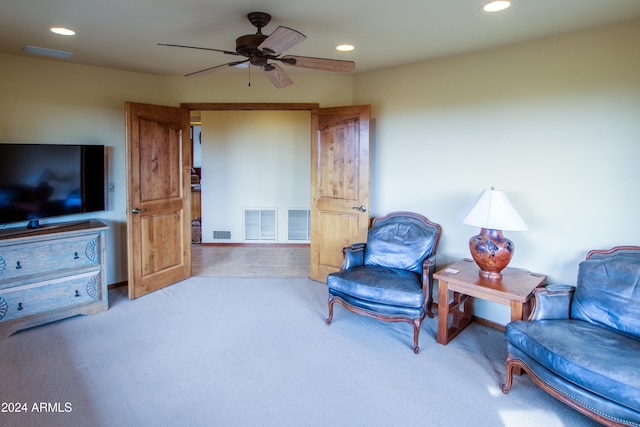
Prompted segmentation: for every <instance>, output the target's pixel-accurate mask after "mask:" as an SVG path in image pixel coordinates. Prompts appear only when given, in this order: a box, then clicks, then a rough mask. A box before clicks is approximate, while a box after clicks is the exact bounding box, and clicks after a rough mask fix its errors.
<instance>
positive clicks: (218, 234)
mask: <svg viewBox="0 0 640 427" xmlns="http://www.w3.org/2000/svg"><path fill="white" fill-rule="evenodd" d="M213 238H214V239H218V240H220V239H223V240H230V239H231V232H230V231H217V230H213Z"/></svg>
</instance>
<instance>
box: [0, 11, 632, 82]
mask: <svg viewBox="0 0 640 427" xmlns="http://www.w3.org/2000/svg"><path fill="white" fill-rule="evenodd" d="M483 3H485V0H392V1H390V0H322V1H319V0H263V1H258V0H133V1H132V0H2V5H1V6H0V52H1V53H6V54H11V55H24V54H23V53H22V52H21V51H22V49H23V47H24V46H25V45H32V46H37V47H44V48H49V49H57V50H63V51H70V52H73V53H74V55H73V56H72V57H71V58H70V59H66V60H61V61H67V62H72V63H77V64H85V65H95V66H99V67H107V68H114V69H120V70H128V71H136V72H143V73H150V74H186V73H189V72H193V71H197V70H200V69H203V68H207V67H211V66H214V65H219V64H223V63H226V62H230V61H232V60H235V59H237V57H234V56H229V55H225V54H223V53H217V52H209V51H201V50H192V49H180V48H173V47H163V46H157V43H173V44H183V45H193V46H201V47H210V48H216V49H225V50H235V39H236V38H237V37H239V36H241V35H244V34H254V33H255V31H256V29H255V27H253V26H252V25H251V24H250V23H249V21H248V20H247V18H246V15H247V13H248V12H253V11H260V12H267V13H269V14H271V15H272V21H271V23H270V24H269V25H268V26H267V27H266V28H265V29H264V30H263V32H264V33H265V34H269V33H271V32H272V31H273V30H275V28H276V27H277V26H279V25H283V26H287V27H290V28H293V29H296V30H298V31H300V32H302V33H303V34H305V35H306V36H307V40H306V41H304V42H303V43H301V44H299V45H297V46H295V47H293V48H292V49H290V50H289V51H287V52H286V53H287V54H293V55H303V56H316V57H324V58H333V59H348V60H353V61H355V62H356V70H355V71H354V73H358V72H363V71H370V70H374V69H380V68H386V67H390V66H394V65H400V64H406V63H411V62H416V61H421V60H424V59H431V58H437V57H443V56H449V55H455V54H460V53H467V52H471V51H477V50H481V49H486V48H491V47H495V46H500V45H506V44H512V43H517V42H521V41H525V40H531V39H536V38H540V37H545V36H549V35H553V34H559V33H565V32H570V31H574V30H579V29H585V28H590V27H595V26H600V25H605V24H610V23H614V22H622V21H629V20H633V19H637V18H640V0H512V6H511V7H510V8H509V9H507V10H506V11H503V12H499V13H494V14H487V13H484V12H482V11H481V10H480V6H481V5H482V4H483ZM52 26H65V27H69V28H72V29H74V30H75V31H76V33H77V35H76V36H74V37H64V36H59V35H55V34H53V33H51V32H50V31H49V28H50V27H52ZM345 42H349V43H352V44H354V45H355V46H356V49H355V51H353V52H351V53H339V52H337V51H335V46H336V45H337V44H339V43H345ZM56 60H58V59H56ZM283 67H284V68H285V69H286V71H287V73H289V74H291V75H295V74H296V72H297V70H296V69H294V68H293V67H289V66H286V65H284V66H283ZM225 72H239V71H238V70H235V69H231V70H230V71H225ZM307 72H309V71H307Z"/></svg>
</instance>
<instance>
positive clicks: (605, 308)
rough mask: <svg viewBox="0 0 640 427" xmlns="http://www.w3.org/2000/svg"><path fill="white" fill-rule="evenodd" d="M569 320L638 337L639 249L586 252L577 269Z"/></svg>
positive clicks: (639, 304) (639, 316)
mask: <svg viewBox="0 0 640 427" xmlns="http://www.w3.org/2000/svg"><path fill="white" fill-rule="evenodd" d="M614 249H615V248H614ZM594 255H595V256H594ZM571 317H572V318H574V319H579V320H584V321H587V322H590V323H596V324H600V325H604V326H607V327H609V328H612V329H616V330H619V331H620V332H623V333H626V334H629V335H633V336H636V337H640V321H639V319H640V247H636V248H633V247H625V248H624V250H611V251H592V252H590V253H589V255H588V256H587V259H586V260H585V261H582V262H581V263H580V266H579V267H578V281H577V286H576V291H575V293H574V296H573V301H572V304H571Z"/></svg>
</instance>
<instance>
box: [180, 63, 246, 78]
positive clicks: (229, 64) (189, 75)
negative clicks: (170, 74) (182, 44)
mask: <svg viewBox="0 0 640 427" xmlns="http://www.w3.org/2000/svg"><path fill="white" fill-rule="evenodd" d="M247 61H248V59H246V60H244V61H234V62H229V63H228V64H222V65H216V66H215V67H209V68H205V69H204V70H200V71H195V72H193V73H189V74H185V77H196V76H202V75H203V74H209V73H211V72H214V71H217V70H219V69H222V68H225V67H235V66H236V65H239V64H242V63H244V62H247Z"/></svg>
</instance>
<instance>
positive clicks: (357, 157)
mask: <svg viewBox="0 0 640 427" xmlns="http://www.w3.org/2000/svg"><path fill="white" fill-rule="evenodd" d="M370 115H371V108H370V106H369V105H357V106H349V107H335V108H320V109H316V110H313V111H312V114H311V272H310V276H311V278H312V279H313V280H318V281H321V282H325V281H326V278H327V274H329V273H332V272H334V271H338V270H339V269H340V267H341V266H342V248H343V247H344V246H348V245H350V244H352V243H358V242H366V240H367V230H368V228H369V118H370Z"/></svg>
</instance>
